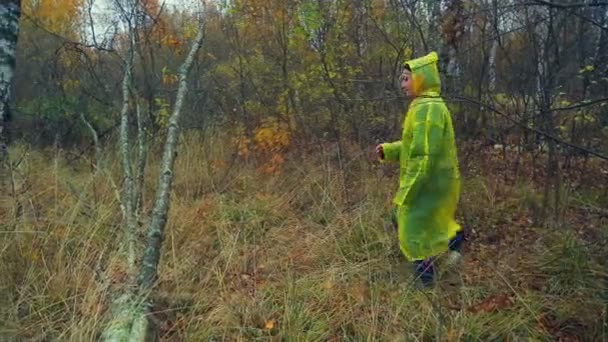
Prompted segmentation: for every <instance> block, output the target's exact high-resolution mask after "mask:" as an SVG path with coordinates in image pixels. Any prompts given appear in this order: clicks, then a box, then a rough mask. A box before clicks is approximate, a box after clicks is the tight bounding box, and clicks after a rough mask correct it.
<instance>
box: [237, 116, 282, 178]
mask: <svg viewBox="0 0 608 342" xmlns="http://www.w3.org/2000/svg"><path fill="white" fill-rule="evenodd" d="M237 132H238V134H237V135H236V136H235V137H234V138H233V143H234V144H235V145H236V146H235V147H236V150H237V151H238V152H237V153H238V155H239V156H240V157H243V158H245V159H248V158H249V156H250V155H251V153H252V152H255V153H256V157H257V158H256V159H257V160H258V161H259V162H260V163H261V164H260V166H259V167H258V171H259V172H261V173H265V174H273V175H276V174H279V173H280V172H281V166H282V165H283V163H284V162H285V157H284V154H285V152H286V151H287V148H288V147H289V145H290V143H291V135H290V132H289V128H288V127H287V125H286V124H284V123H281V122H280V121H279V120H277V118H265V119H263V120H262V123H261V124H260V125H259V126H258V127H257V128H256V129H255V130H254V132H253V139H250V138H247V137H246V136H245V135H244V132H243V130H242V129H237Z"/></svg>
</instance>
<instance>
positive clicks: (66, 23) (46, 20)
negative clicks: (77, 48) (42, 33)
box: [22, 0, 83, 39]
mask: <svg viewBox="0 0 608 342" xmlns="http://www.w3.org/2000/svg"><path fill="white" fill-rule="evenodd" d="M22 8H23V13H25V14H26V15H28V16H29V17H31V18H32V19H33V20H34V21H35V22H36V23H37V24H38V25H40V26H42V27H43V28H44V29H45V30H47V31H50V32H53V33H55V34H58V35H61V36H63V37H66V38H70V39H76V36H77V34H78V26H79V25H80V18H81V13H82V8H83V0H25V1H23V2H22Z"/></svg>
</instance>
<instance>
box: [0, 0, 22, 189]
mask: <svg viewBox="0 0 608 342" xmlns="http://www.w3.org/2000/svg"><path fill="white" fill-rule="evenodd" d="M20 17H21V1H20V0H8V1H7V0H3V1H2V2H1V3H0V186H1V189H0V191H2V193H3V194H7V193H9V192H8V190H7V189H6V188H7V187H8V184H9V178H10V175H9V173H10V167H9V165H8V162H9V161H8V121H9V116H10V114H9V101H10V97H11V82H12V80H13V74H14V70H15V50H16V46H17V37H18V35H19V18H20Z"/></svg>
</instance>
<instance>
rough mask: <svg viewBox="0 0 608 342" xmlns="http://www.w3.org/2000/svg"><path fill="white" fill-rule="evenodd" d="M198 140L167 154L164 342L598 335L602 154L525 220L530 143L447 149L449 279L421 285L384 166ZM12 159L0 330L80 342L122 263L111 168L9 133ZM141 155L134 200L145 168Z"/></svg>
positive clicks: (12, 337) (603, 298)
mask: <svg viewBox="0 0 608 342" xmlns="http://www.w3.org/2000/svg"><path fill="white" fill-rule="evenodd" d="M206 145H209V146H216V147H214V148H199V147H198V146H200V144H199V143H198V142H197V140H196V139H195V138H187V139H186V143H185V144H184V145H183V146H182V147H183V148H182V150H181V152H180V155H179V157H178V159H177V164H176V179H175V183H174V192H173V196H172V204H171V210H170V215H169V222H168V227H167V230H166V237H165V242H164V251H163V254H162V259H161V268H160V280H159V284H158V288H157V289H156V291H155V295H154V296H155V298H154V299H155V300H154V302H155V307H154V312H155V317H154V319H155V322H157V323H158V324H159V325H160V328H161V333H162V340H163V341H219V340H227V341H234V340H286V341H300V340H307V341H308V340H311V341H347V340H357V341H360V340H382V341H430V340H441V341H521V340H536V341H602V340H603V341H606V340H608V313H607V310H608V305H607V304H606V303H608V290H607V285H608V274H607V273H606V270H607V269H608V267H607V266H608V261H607V260H608V258H607V256H608V246H607V245H606V244H607V242H608V215H607V213H606V209H602V208H607V207H608V201H607V200H606V197H607V196H606V191H607V190H606V187H607V186H606V184H608V165H607V164H606V162H605V161H604V162H602V161H598V160H593V159H591V160H589V161H587V162H585V161H583V160H576V161H574V162H573V164H572V165H571V166H570V168H568V169H566V168H564V171H563V173H562V183H563V184H564V185H563V186H562V187H561V194H562V196H561V197H562V203H564V205H563V208H562V210H561V214H560V215H559V216H560V217H559V219H558V220H552V221H549V222H548V223H547V224H543V225H540V224H537V223H536V222H537V218H538V216H539V215H540V213H541V208H542V200H541V198H542V196H541V195H542V188H543V186H542V184H543V182H542V180H543V179H544V177H545V176H544V169H545V167H544V162H543V161H542V156H539V157H537V158H536V159H538V161H537V163H536V165H534V163H533V162H532V156H530V155H520V156H519V157H518V154H517V153H516V152H512V151H511V152H507V153H506V154H503V152H502V151H500V150H494V149H492V148H481V147H479V146H477V145H474V144H472V143H471V144H468V145H467V146H466V147H463V148H462V149H461V151H460V154H461V157H460V160H461V169H462V173H463V186H462V196H461V202H460V206H459V212H458V216H459V221H460V222H461V223H462V224H463V225H464V226H465V228H466V232H467V238H468V241H467V242H466V243H465V246H464V250H463V254H464V263H463V265H462V268H461V270H460V274H461V277H462V284H461V285H462V286H459V287H458V288H457V289H453V290H450V291H447V290H444V289H442V288H441V287H437V288H435V289H429V290H420V289H417V287H416V286H415V284H414V282H412V274H411V271H410V270H411V268H410V267H409V265H408V264H407V263H406V262H405V261H404V259H403V257H402V256H401V255H400V254H399V252H398V250H397V245H396V233H395V232H394V230H392V229H391V228H390V224H389V217H388V214H389V212H390V206H391V198H392V195H393V194H394V191H395V187H396V186H397V168H396V165H390V166H380V165H378V164H377V163H370V160H369V159H370V158H369V155H368V154H367V153H366V152H365V151H363V152H362V151H357V150H356V149H354V148H347V149H346V150H345V151H343V152H344V153H343V156H345V157H343V158H342V160H339V159H338V158H337V153H336V152H335V150H331V151H330V150H326V151H324V152H323V151H318V152H317V153H316V154H300V155H298V154H295V153H294V154H292V155H288V156H287V158H286V162H285V164H284V165H283V166H282V168H281V173H280V174H276V175H268V174H263V173H260V172H259V171H258V170H256V168H255V167H254V166H253V163H245V162H242V161H237V162H236V163H232V162H231V160H230V158H229V157H228V156H229V155H230V153H229V152H228V151H224V150H222V149H221V148H220V147H217V146H222V145H221V144H209V143H206ZM195 146H197V147H195ZM11 155H12V156H13V159H14V160H16V161H17V162H19V165H18V166H17V167H16V169H15V173H14V175H15V177H14V179H15V181H14V184H15V189H14V196H10V195H9V196H8V197H9V198H8V199H7V200H5V201H4V206H3V208H2V212H1V213H2V215H3V217H0V219H1V220H2V221H1V222H2V223H1V224H2V226H3V228H2V229H0V230H1V231H2V232H1V233H2V239H1V240H0V274H1V275H2V277H1V279H0V293H2V298H0V339H2V340H3V341H47V340H61V341H64V340H73V341H88V340H96V339H97V337H98V334H99V332H100V330H101V327H102V326H103V324H104V323H105V322H106V320H107V318H108V313H109V311H108V310H109V305H108V304H109V298H110V297H111V294H112V293H115V292H116V291H117V290H119V289H120V288H121V287H122V286H124V283H125V277H126V272H127V270H126V269H127V265H126V262H125V259H124V257H121V254H120V253H119V248H118V246H120V245H122V244H121V241H123V240H124V235H123V231H122V229H121V219H122V216H121V212H120V207H119V205H118V201H117V196H118V194H117V189H116V186H120V184H121V183H120V177H118V175H119V174H120V173H119V171H120V167H119V164H118V162H117V161H116V160H115V159H116V158H110V159H109V160H110V162H108V163H107V165H106V166H105V168H106V169H107V170H110V171H111V172H112V173H113V174H114V177H113V179H115V180H116V185H113V184H112V183H113V182H112V181H110V177H108V176H107V175H106V174H105V173H103V172H99V173H97V174H95V173H93V171H92V170H91V168H90V166H87V163H86V162H85V161H84V160H83V159H82V158H81V159H79V160H77V161H73V159H74V158H72V155H70V154H68V153H67V152H65V151H63V152H58V151H54V150H46V151H39V150H33V149H30V148H28V147H26V146H23V145H20V146H15V147H14V148H13V150H12V151H11ZM150 155H151V158H150V159H151V160H150V165H149V167H148V174H147V175H146V180H147V181H146V192H145V202H146V206H145V209H146V211H148V212H149V210H150V208H151V199H153V197H154V190H155V184H156V180H157V178H158V164H159V161H158V160H156V158H155V157H152V156H156V155H159V154H157V153H151V154H150ZM518 160H519V162H518ZM563 164H565V163H563ZM11 192H12V191H11ZM551 216H554V215H551ZM146 222H147V221H146V220H145V219H142V220H141V226H142V228H141V232H140V234H141V240H142V241H144V240H145V239H144V236H145V231H144V228H145V226H146Z"/></svg>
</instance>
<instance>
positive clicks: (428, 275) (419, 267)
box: [414, 258, 435, 286]
mask: <svg viewBox="0 0 608 342" xmlns="http://www.w3.org/2000/svg"><path fill="white" fill-rule="evenodd" d="M433 261H434V258H427V259H425V260H417V261H414V265H415V266H416V276H417V277H419V278H420V280H421V281H422V285H424V286H430V285H432V284H433V280H434V277H435V269H434V266H433Z"/></svg>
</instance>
